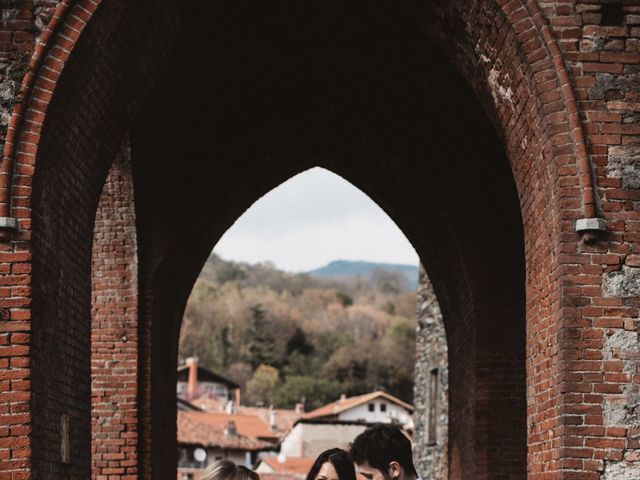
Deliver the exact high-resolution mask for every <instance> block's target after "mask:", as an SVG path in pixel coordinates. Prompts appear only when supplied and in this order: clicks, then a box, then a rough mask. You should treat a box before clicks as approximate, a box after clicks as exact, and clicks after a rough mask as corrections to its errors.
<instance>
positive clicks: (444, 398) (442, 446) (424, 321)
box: [413, 268, 449, 480]
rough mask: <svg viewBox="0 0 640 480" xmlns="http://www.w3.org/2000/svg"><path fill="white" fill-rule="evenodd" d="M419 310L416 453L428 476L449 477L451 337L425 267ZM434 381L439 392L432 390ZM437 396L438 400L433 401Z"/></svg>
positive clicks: (432, 479)
mask: <svg viewBox="0 0 640 480" xmlns="http://www.w3.org/2000/svg"><path fill="white" fill-rule="evenodd" d="M417 314H418V335H417V341H416V368H415V387H414V405H415V408H416V410H415V413H414V424H415V433H414V447H413V456H414V461H415V464H416V468H417V469H418V473H419V474H420V476H421V477H422V478H423V479H424V480H446V479H448V478H449V477H448V458H447V457H448V425H449V421H448V418H449V379H448V363H447V338H446V334H445V331H444V323H443V321H442V313H441V312H440V306H439V305H438V300H437V299H436V296H435V293H434V291H433V287H432V286H431V282H430V281H429V277H428V276H427V274H426V273H425V271H424V268H420V280H419V283H418V306H417ZM436 372H437V376H436V377H434V375H435V373H436ZM434 378H437V382H434ZM434 384H436V385H437V386H436V391H435V393H434V392H432V391H431V390H432V388H433V386H434ZM434 396H435V398H436V401H435V404H434V405H432V402H433V399H434ZM434 414H435V415H434ZM430 427H431V428H430ZM434 427H435V432H434ZM434 433H435V438H433V437H434V435H433V434H434Z"/></svg>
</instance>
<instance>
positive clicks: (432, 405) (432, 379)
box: [427, 368, 438, 445]
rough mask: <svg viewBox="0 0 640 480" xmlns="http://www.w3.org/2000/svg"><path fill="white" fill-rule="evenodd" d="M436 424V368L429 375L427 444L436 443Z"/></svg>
mask: <svg viewBox="0 0 640 480" xmlns="http://www.w3.org/2000/svg"><path fill="white" fill-rule="evenodd" d="M437 424H438V369H437V368H434V369H433V370H431V374H430V375H429V429H428V430H427V435H428V440H427V443H428V444H429V445H435V444H437V443H438V439H437V438H436V434H437V430H438V429H437Z"/></svg>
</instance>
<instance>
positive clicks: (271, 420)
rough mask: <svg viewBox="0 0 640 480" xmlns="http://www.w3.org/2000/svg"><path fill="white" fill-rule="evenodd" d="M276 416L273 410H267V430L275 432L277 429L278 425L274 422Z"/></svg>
mask: <svg viewBox="0 0 640 480" xmlns="http://www.w3.org/2000/svg"><path fill="white" fill-rule="evenodd" d="M276 418H277V414H276V412H275V411H274V410H273V408H270V409H269V430H271V431H272V432H275V431H276V430H277V429H278V423H277V421H276Z"/></svg>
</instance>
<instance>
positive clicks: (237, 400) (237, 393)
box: [234, 388, 240, 407]
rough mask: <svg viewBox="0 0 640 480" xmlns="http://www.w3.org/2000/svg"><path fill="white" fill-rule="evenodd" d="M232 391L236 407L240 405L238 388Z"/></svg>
mask: <svg viewBox="0 0 640 480" xmlns="http://www.w3.org/2000/svg"><path fill="white" fill-rule="evenodd" d="M234 392H235V398H236V407H239V406H240V389H239V388H236V389H235V390H234Z"/></svg>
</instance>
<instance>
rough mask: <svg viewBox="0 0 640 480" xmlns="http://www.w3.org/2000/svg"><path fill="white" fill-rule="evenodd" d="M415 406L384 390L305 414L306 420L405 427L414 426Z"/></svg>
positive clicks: (344, 399)
mask: <svg viewBox="0 0 640 480" xmlns="http://www.w3.org/2000/svg"><path fill="white" fill-rule="evenodd" d="M412 413H413V406H411V405H409V404H408V403H405V402H403V401H402V400H400V399H398V398H396V397H394V396H393V395H389V394H388V393H386V392H383V391H377V392H372V393H368V394H366V395H359V396H357V397H349V398H347V397H346V396H345V395H343V396H342V397H340V399H339V400H337V401H335V402H333V403H329V404H328V405H325V406H323V407H320V408H318V409H316V410H312V411H311V412H309V413H306V414H305V415H304V417H303V418H304V419H306V420H325V421H338V422H360V423H364V424H373V423H397V424H398V425H400V426H402V427H403V428H404V429H411V428H412V427H413V420H412V418H411V414H412Z"/></svg>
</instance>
